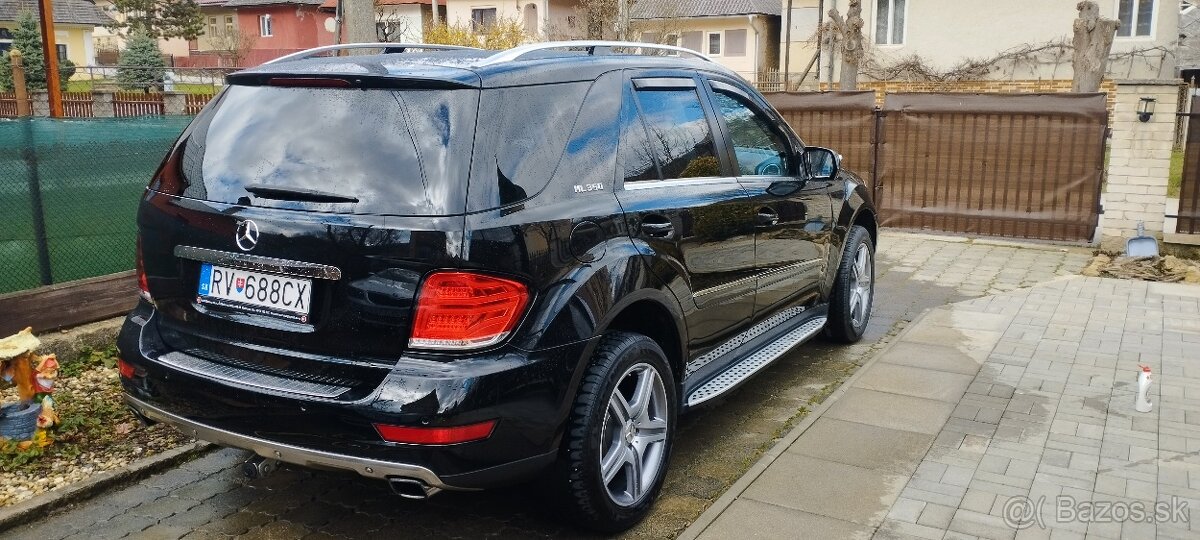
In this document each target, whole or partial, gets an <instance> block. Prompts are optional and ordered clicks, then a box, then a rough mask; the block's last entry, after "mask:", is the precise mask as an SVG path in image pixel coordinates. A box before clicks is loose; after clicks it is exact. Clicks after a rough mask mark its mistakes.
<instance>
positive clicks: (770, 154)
mask: <svg viewBox="0 0 1200 540" xmlns="http://www.w3.org/2000/svg"><path fill="white" fill-rule="evenodd" d="M716 96H717V110H718V111H720V113H721V118H722V119H723V120H724V121H725V128H726V130H727V131H728V132H729V139H730V142H731V143H733V152H734V155H735V157H736V160H737V165H738V174H740V175H742V176H781V175H787V174H791V172H790V171H789V170H788V169H789V167H788V161H789V160H788V146H787V144H786V143H784V140H783V138H782V137H780V136H779V134H778V133H776V132H775V131H774V130H772V129H771V123H770V121H768V120H767V119H766V118H764V117H763V116H762V115H760V114H759V113H757V112H755V111H754V110H753V109H751V108H750V107H748V106H746V105H745V104H744V103H742V102H741V101H740V100H739V99H737V98H735V97H734V96H731V95H729V94H726V93H724V92H716Z"/></svg>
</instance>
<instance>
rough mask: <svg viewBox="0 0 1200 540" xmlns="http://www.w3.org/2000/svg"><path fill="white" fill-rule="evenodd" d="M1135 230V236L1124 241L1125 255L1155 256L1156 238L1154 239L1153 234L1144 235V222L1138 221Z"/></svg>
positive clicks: (1156, 251)
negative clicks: (1136, 233)
mask: <svg viewBox="0 0 1200 540" xmlns="http://www.w3.org/2000/svg"><path fill="white" fill-rule="evenodd" d="M1137 232H1138V235H1137V236H1135V237H1133V238H1130V239H1129V240H1126V241H1125V256H1126V257H1157V256H1158V240H1155V239H1154V237H1153V236H1146V224H1145V222H1142V221H1139V222H1138V229H1137Z"/></svg>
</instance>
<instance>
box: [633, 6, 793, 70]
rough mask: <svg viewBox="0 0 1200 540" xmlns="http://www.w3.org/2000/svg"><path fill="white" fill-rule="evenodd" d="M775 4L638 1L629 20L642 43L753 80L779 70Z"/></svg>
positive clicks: (778, 18)
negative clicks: (697, 57)
mask: <svg viewBox="0 0 1200 540" xmlns="http://www.w3.org/2000/svg"><path fill="white" fill-rule="evenodd" d="M779 14H780V5H779V2H778V1H777V0H723V1H717V0H638V1H637V2H636V3H635V4H634V5H633V8H632V9H631V10H630V19H631V20H632V25H633V27H634V29H635V30H637V31H638V35H639V37H640V39H641V41H644V42H651V43H667V44H671V45H680V46H683V47H686V48H689V49H692V50H695V51H699V52H702V53H704V54H707V55H708V56H709V57H710V58H712V59H713V60H716V61H717V62H718V63H720V64H722V65H724V66H725V67H728V68H729V69H731V70H733V71H736V72H737V73H738V74H740V75H742V76H743V77H745V78H747V79H750V80H755V79H756V78H757V77H758V75H759V74H760V73H763V72H767V71H775V70H776V69H778V67H779V46H778V45H779V22H780V16H779Z"/></svg>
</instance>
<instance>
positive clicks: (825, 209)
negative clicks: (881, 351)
mask: <svg viewBox="0 0 1200 540" xmlns="http://www.w3.org/2000/svg"><path fill="white" fill-rule="evenodd" d="M707 83H708V85H707V86H708V89H709V90H710V91H711V94H710V95H711V96H712V101H713V107H714V109H715V110H716V111H717V117H718V119H719V124H720V128H721V130H722V133H723V134H724V137H723V140H724V143H725V149H724V151H725V152H726V153H727V154H728V155H729V156H731V158H732V160H733V161H734V166H735V167H736V170H737V178H738V180H739V182H740V183H741V185H742V187H743V188H744V189H746V190H747V191H748V194H749V197H750V201H751V205H752V208H753V214H754V220H755V224H754V225H755V267H756V271H757V272H756V273H757V294H756V298H755V302H754V304H755V315H754V318H755V319H761V318H763V317H768V316H770V315H773V314H775V313H778V312H780V311H782V310H788V309H794V308H799V307H802V306H805V305H808V304H811V303H813V302H815V301H816V299H817V298H818V295H819V285H820V283H821V276H822V275H824V272H825V271H826V268H825V267H826V264H827V260H828V258H827V257H826V255H827V253H828V250H829V249H830V241H831V240H832V231H833V203H832V200H831V198H830V194H831V191H832V187H833V182H830V181H826V180H820V181H818V180H811V179H808V178H807V177H806V176H807V175H805V174H803V173H802V172H801V171H798V170H796V169H797V166H798V164H799V163H800V160H799V159H797V155H796V153H797V152H799V150H800V148H802V146H801V144H800V143H799V140H797V139H796V138H795V136H794V135H793V134H791V133H790V132H789V131H788V129H787V127H786V124H784V123H783V120H782V119H780V118H779V117H778V115H776V114H774V113H773V111H771V109H770V108H769V107H767V106H766V104H765V103H762V101H761V100H760V99H758V98H757V97H756V96H757V95H756V94H754V93H751V92H749V91H747V90H745V89H743V88H742V87H741V85H740V84H737V83H734V82H733V81H721V80H713V79H709V80H708V81H707Z"/></svg>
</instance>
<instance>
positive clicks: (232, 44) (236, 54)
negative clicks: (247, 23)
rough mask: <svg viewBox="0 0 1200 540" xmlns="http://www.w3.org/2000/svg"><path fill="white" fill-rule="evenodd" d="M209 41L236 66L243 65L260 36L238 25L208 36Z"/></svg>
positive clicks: (214, 48)
mask: <svg viewBox="0 0 1200 540" xmlns="http://www.w3.org/2000/svg"><path fill="white" fill-rule="evenodd" d="M208 40H209V43H211V44H212V48H213V50H215V51H219V52H220V53H221V56H222V57H224V58H226V59H228V60H229V61H230V62H231V63H232V64H233V65H234V66H241V65H242V62H243V61H244V60H246V57H247V56H249V55H250V51H252V50H254V46H255V45H256V44H258V36H256V35H254V34H252V33H249V32H243V31H241V29H240V28H238V27H236V26H235V27H233V28H232V29H224V30H219V31H218V32H217V33H216V34H213V35H211V36H208Z"/></svg>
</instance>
